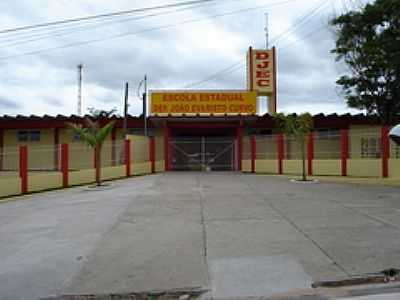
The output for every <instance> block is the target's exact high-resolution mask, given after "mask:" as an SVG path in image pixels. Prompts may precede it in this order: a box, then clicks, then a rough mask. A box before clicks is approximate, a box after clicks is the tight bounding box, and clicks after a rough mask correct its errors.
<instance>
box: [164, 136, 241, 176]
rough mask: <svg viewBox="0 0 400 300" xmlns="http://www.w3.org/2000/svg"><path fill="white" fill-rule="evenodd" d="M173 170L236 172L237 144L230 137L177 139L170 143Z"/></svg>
mask: <svg viewBox="0 0 400 300" xmlns="http://www.w3.org/2000/svg"><path fill="white" fill-rule="evenodd" d="M170 149H171V158H172V170H175V171H234V170H235V169H236V166H235V142H234V139H233V138H229V137H206V136H199V137H176V138H173V139H172V140H171V141H170Z"/></svg>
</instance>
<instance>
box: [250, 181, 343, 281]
mask: <svg viewBox="0 0 400 300" xmlns="http://www.w3.org/2000/svg"><path fill="white" fill-rule="evenodd" d="M246 185H247V186H248V188H249V190H250V192H252V193H253V194H255V195H257V196H259V197H261V198H262V199H263V200H264V201H265V202H266V203H267V205H268V206H269V207H271V208H272V210H274V211H275V212H276V213H277V214H279V215H280V216H281V217H282V218H283V219H284V220H285V221H286V222H288V223H289V224H290V225H291V226H292V227H294V228H295V229H296V230H297V231H298V232H299V233H301V234H302V235H303V236H304V237H305V238H306V239H308V240H309V241H310V242H311V243H313V244H314V246H316V247H317V248H318V249H319V250H320V251H321V252H322V253H323V254H324V255H325V256H326V257H327V258H328V259H329V260H330V261H331V262H332V263H333V264H334V265H335V266H337V267H338V268H339V269H340V270H341V271H342V272H343V273H344V274H346V276H348V277H351V274H350V273H349V272H348V271H347V270H346V269H345V268H344V267H343V266H342V265H340V264H339V263H338V262H337V261H336V260H335V259H334V258H333V257H332V256H331V255H330V254H329V253H328V252H327V251H326V250H325V249H324V248H322V246H321V245H319V244H318V243H317V242H316V241H315V240H314V239H313V238H312V237H311V236H310V235H308V234H307V233H306V232H305V231H303V230H302V229H301V228H300V227H298V226H297V224H296V223H295V222H294V221H293V220H291V219H290V218H289V217H288V216H286V215H285V214H284V213H283V212H282V211H280V210H279V209H278V208H276V207H275V206H274V205H273V204H272V203H271V202H270V201H269V200H268V199H267V198H266V197H264V195H261V194H259V193H257V192H255V190H254V189H253V188H252V186H251V185H250V183H248V182H247V181H246Z"/></svg>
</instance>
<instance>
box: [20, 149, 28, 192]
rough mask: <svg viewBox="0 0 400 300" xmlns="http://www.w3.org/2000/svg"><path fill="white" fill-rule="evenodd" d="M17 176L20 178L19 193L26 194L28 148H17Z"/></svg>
mask: <svg viewBox="0 0 400 300" xmlns="http://www.w3.org/2000/svg"><path fill="white" fill-rule="evenodd" d="M19 176H20V177H21V192H22V193H23V194H25V193H27V192H28V147H27V146H20V147H19Z"/></svg>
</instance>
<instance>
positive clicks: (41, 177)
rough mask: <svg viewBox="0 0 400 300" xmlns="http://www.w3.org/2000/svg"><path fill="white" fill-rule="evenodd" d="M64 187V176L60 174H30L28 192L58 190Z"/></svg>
mask: <svg viewBox="0 0 400 300" xmlns="http://www.w3.org/2000/svg"><path fill="white" fill-rule="evenodd" d="M60 187H62V174H61V173H60V172H53V173H44V174H40V173H29V176H28V191H29V192H37V191H43V190H48V189H56V188H60Z"/></svg>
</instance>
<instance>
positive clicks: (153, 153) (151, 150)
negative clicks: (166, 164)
mask: <svg viewBox="0 0 400 300" xmlns="http://www.w3.org/2000/svg"><path fill="white" fill-rule="evenodd" d="M149 154H150V155H149V156H150V163H151V173H155V172H156V140H155V138H154V136H152V137H150V138H149Z"/></svg>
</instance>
